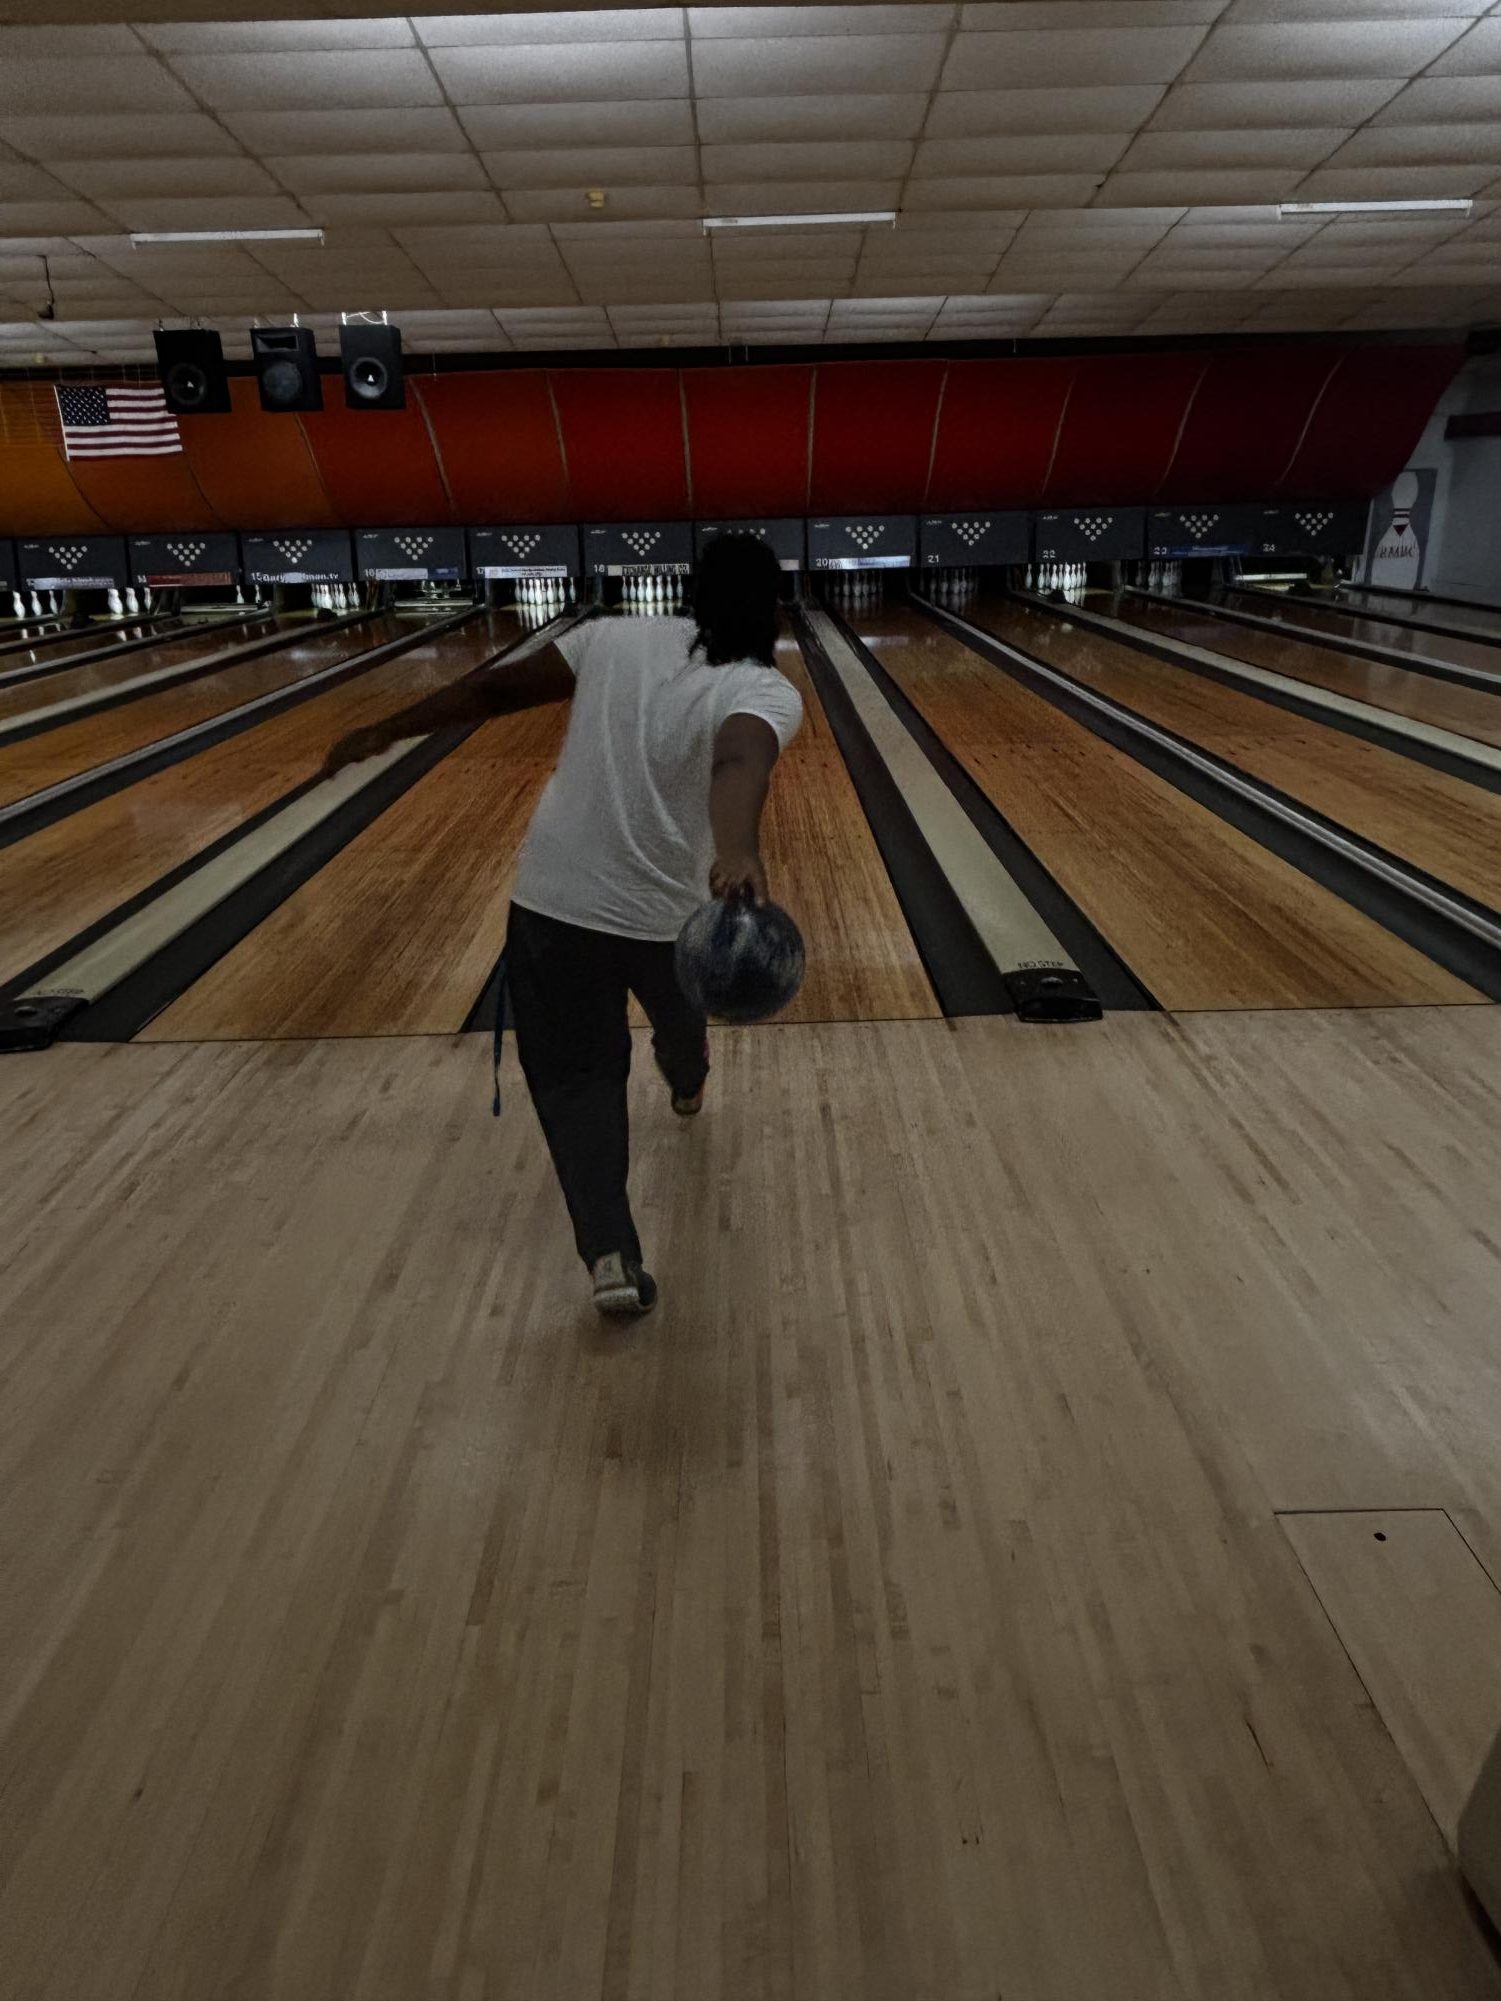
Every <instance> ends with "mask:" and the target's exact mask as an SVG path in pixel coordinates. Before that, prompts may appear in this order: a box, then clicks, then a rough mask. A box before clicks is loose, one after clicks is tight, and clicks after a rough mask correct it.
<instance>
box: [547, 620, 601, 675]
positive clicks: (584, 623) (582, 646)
mask: <svg viewBox="0 0 1501 2001" xmlns="http://www.w3.org/2000/svg"><path fill="white" fill-rule="evenodd" d="M602 624H603V620H601V619H597V618H585V619H581V620H580V621H579V623H578V624H577V625H571V626H570V627H569V628H568V630H567V631H566V632H564V633H560V634H559V636H558V637H557V638H556V639H555V640H554V641H553V645H554V646H556V647H557V649H558V651H559V653H561V654H562V656H563V658H564V659H565V660H566V661H567V662H568V664H569V666H570V667H571V668H572V669H573V672H574V675H575V678H576V677H577V676H578V674H579V672H580V670H581V669H582V668H584V667H586V666H587V665H588V664H589V662H590V659H591V656H592V655H593V653H594V648H595V645H596V643H597V641H598V639H599V634H600V627H601V625H602Z"/></svg>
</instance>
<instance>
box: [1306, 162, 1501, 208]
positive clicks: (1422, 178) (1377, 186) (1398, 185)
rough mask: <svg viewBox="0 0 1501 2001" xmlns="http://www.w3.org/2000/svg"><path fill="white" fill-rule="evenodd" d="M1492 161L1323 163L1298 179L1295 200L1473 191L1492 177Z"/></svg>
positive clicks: (1371, 198)
mask: <svg viewBox="0 0 1501 2001" xmlns="http://www.w3.org/2000/svg"><path fill="white" fill-rule="evenodd" d="M1495 172H1496V169H1495V166H1494V164H1482V165H1479V166H1468V167H1410V166H1404V167H1403V168H1402V170H1401V172H1400V173H1399V174H1396V175H1394V174H1393V171H1392V169H1391V168H1390V167H1323V168H1321V169H1320V170H1319V172H1318V173H1316V174H1310V175H1309V176H1308V177H1307V179H1306V180H1302V181H1300V182H1299V183H1298V190H1297V197H1296V198H1297V200H1299V201H1385V200H1388V199H1390V198H1392V197H1393V196H1395V197H1398V198H1403V199H1406V200H1408V201H1417V200H1421V199H1422V198H1423V197H1424V196H1430V197H1434V198H1437V199H1440V200H1442V199H1444V198H1445V197H1451V196H1458V195H1472V194H1475V193H1477V192H1478V191H1479V190H1480V189H1481V188H1482V187H1484V186H1485V184H1486V182H1487V181H1489V180H1493V179H1494V178H1495Z"/></svg>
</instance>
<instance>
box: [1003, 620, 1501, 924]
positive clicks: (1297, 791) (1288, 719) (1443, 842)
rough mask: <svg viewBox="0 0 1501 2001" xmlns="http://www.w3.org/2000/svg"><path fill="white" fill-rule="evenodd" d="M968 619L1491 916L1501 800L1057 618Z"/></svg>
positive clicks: (1498, 890) (1498, 902)
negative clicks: (1483, 906) (1482, 907)
mask: <svg viewBox="0 0 1501 2001" xmlns="http://www.w3.org/2000/svg"><path fill="white" fill-rule="evenodd" d="M972 616H973V619H974V622H975V624H976V625H979V626H982V627H984V628H985V629H986V630H987V631H990V632H993V633H994V634H995V635H996V637H997V638H1000V639H1010V640H1013V641H1014V642H1015V643H1016V645H1018V646H1022V647H1025V648H1026V649H1027V650H1028V651H1030V652H1032V653H1035V654H1036V655H1037V656H1038V657H1039V658H1040V659H1043V660H1046V661H1047V662H1048V664H1049V665H1050V666H1053V667H1057V668H1059V669H1060V670H1061V671H1062V672H1064V673H1066V674H1072V675H1073V676H1074V677H1075V678H1076V679H1077V680H1080V681H1083V682H1085V683H1087V685H1088V686H1089V687H1091V688H1094V689H1097V690H1098V691H1099V693H1101V694H1103V695H1109V696H1112V697H1113V698H1114V699H1115V700H1116V701H1118V702H1122V703H1124V704H1125V706H1126V707H1127V708H1130V709H1134V710H1135V711H1136V713H1137V714H1138V715H1142V716H1148V717H1150V718H1151V720H1152V721H1153V722H1157V723H1161V724H1163V725H1164V727H1166V728H1167V729H1170V730H1175V731H1176V732H1177V733H1178V735H1179V736H1183V737H1187V738H1188V739H1189V741H1190V742H1192V743H1196V744H1199V745H1201V746H1202V747H1203V748H1204V749H1205V750H1209V751H1213V752H1214V753H1215V755H1216V756H1218V757H1223V758H1225V759H1226V760H1227V761H1228V762H1229V763H1231V764H1234V765H1238V766H1239V767H1240V769H1241V770H1242V771H1249V772H1251V773H1252V774H1253V775H1254V776H1255V777H1257V778H1261V779H1265V780H1266V781H1267V783H1268V784H1271V785H1275V786H1277V787H1279V788H1280V790H1282V791H1283V792H1286V793H1289V794H1290V795H1291V796H1292V797H1293V798H1294V799H1298V800H1301V801H1302V803H1303V804H1304V805H1305V806H1311V807H1313V808H1314V810H1315V811H1316V812H1319V813H1323V814H1325V815H1327V817H1328V818H1329V819H1331V820H1336V821H1338V822H1339V824H1340V825H1341V826H1344V827H1348V828H1349V829H1350V830H1351V832H1352V833H1356V834H1362V835H1364V836H1365V838H1366V839H1367V840H1368V841H1374V842H1375V843H1376V844H1377V845H1378V846H1379V847H1383V848H1386V849H1387V850H1388V851H1389V852H1390V853H1392V854H1394V855H1399V856H1401V857H1402V859H1403V860H1405V861H1408V862H1412V863H1413V864H1414V865H1415V866H1416V867H1418V868H1420V869H1425V870H1426V871H1427V872H1428V873H1429V874H1430V875H1434V876H1437V877H1438V879H1439V881H1440V882H1445V883H1448V884H1449V885H1450V887H1451V888H1454V889H1459V890H1463V891H1464V892H1465V893H1466V894H1467V895H1469V896H1473V897H1476V898H1478V899H1479V901H1480V902H1482V903H1485V904H1489V905H1491V906H1492V907H1501V797H1498V796H1497V794H1495V793H1494V792H1484V791H1482V790H1481V789H1480V788H1479V787H1478V786H1475V785H1470V784H1467V783H1466V782H1465V780H1464V779H1462V778H1450V777H1449V776H1448V775H1447V774H1446V773H1444V772H1442V771H1430V770H1429V769H1428V767H1427V766H1426V765H1422V764H1418V763H1416V762H1415V761H1414V759H1412V758H1410V757H1403V756H1402V755H1401V753H1400V752H1398V751H1394V750H1383V749H1382V748H1381V747H1380V745H1378V744H1372V743H1363V742H1362V741H1361V740H1360V739H1359V738H1358V737H1352V736H1347V735H1346V734H1345V733H1344V732H1343V731H1341V730H1337V729H1333V728H1331V727H1330V726H1329V725H1328V724H1325V723H1316V722H1310V721H1307V720H1305V718H1304V717H1302V716H1296V715H1291V714H1289V712H1288V711H1287V710H1286V709H1279V708H1276V707H1274V706H1273V704H1272V703H1270V702H1263V701H1259V700H1258V699H1257V697H1256V696H1254V695H1243V694H1241V693H1240V692H1239V691H1238V690H1237V689H1234V688H1226V687H1222V686H1221V685H1220V684H1219V682H1217V681H1211V680H1210V679H1209V678H1208V677H1207V676H1206V675H1203V674H1196V673H1194V672H1193V671H1192V669H1191V668H1187V667H1173V666H1169V665H1168V664H1167V663H1165V662H1164V661H1161V660H1154V659H1153V658H1151V656H1150V655H1148V654H1145V653H1138V652H1136V651H1135V649H1134V648H1132V647H1131V646H1129V645H1127V644H1126V643H1125V642H1124V641H1122V640H1117V639H1107V638H1104V637H1103V636H1101V635H1100V634H1097V633H1091V632H1086V631H1084V630H1083V629H1082V628H1080V627H1079V626H1076V625H1074V624H1073V623H1071V621H1070V620H1069V619H1068V617H1067V615H1066V614H1064V615H1061V616H1059V615H1055V614H1053V613H1052V612H1044V611H1036V610H1034V609H1033V608H1032V607H1031V606H1029V605H1023V604H1018V603H1017V602H1016V601H1015V600H1014V599H1007V598H996V597H992V598H988V599H987V598H982V599H981V600H980V602H979V604H978V605H977V607H976V608H975V610H974V612H973V614H972Z"/></svg>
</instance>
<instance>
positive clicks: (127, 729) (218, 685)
mask: <svg viewBox="0 0 1501 2001" xmlns="http://www.w3.org/2000/svg"><path fill="white" fill-rule="evenodd" d="M410 630H411V627H410V626H409V625H406V624H403V623H401V622H399V621H398V620H397V619H396V618H395V617H394V616H392V615H390V614H387V615H384V616H377V617H373V618H369V619H363V620H361V622H360V623H359V624H358V625H352V626H350V627H349V628H348V629H347V630H345V631H341V632H324V633H320V632H319V631H318V629H317V628H316V627H315V626H314V627H309V628H307V629H306V631H305V635H304V636H299V635H297V634H293V635H292V636H291V637H289V639H288V641H287V644H286V645H285V646H283V647H278V649H277V650H276V651H275V652H274V653H263V654H261V655H260V656H259V657H258V658H257V659H254V660H243V661H240V662H239V663H238V664H232V665H230V666H228V667H225V668H224V669H222V670H221V671H220V672H219V673H216V674H205V675H203V676H202V677H201V679H198V680H195V681H184V682H180V683H179V684H178V685H177V686H175V687H170V688H163V689H162V690H161V691H160V692H159V693H158V694H155V695H142V696H141V698H140V699H139V700H138V701H131V702H123V703H122V704H121V705H120V707H119V708H116V709H106V710H105V711H104V712H103V713H102V714H100V715H93V716H81V717H80V718H79V720H78V721H77V722H75V723H60V724H59V725H58V726H57V727H56V728H55V729H48V730H44V731H42V732H41V733H40V734H39V735H37V736H33V737H27V738H26V739H25V741H24V742H22V743H13V744H0V805H8V804H9V803H10V802H11V801H12V800H15V799H24V798H26V797H28V796H29V795H30V794H31V793H33V792H40V791H41V790H42V789H43V788H44V787H46V786H48V785H55V784H56V783H57V782H58V780H59V779H63V778H72V777H74V776H76V774H77V773H79V772H80V771H91V770H92V769H93V768H94V766H95V765H96V764H106V763H108V762H109V760H110V759H111V758H115V757H124V756H126V755H127V754H128V753H129V752H131V751H134V750H140V749H142V748H143V747H144V746H145V745H146V744H150V743H156V742H158V741H159V740H160V739H161V738H162V737H164V736H171V735H172V734H173V732H174V731H176V730H181V729H187V728H189V727H190V726H191V725H192V724H194V723H201V722H205V721H207V720H208V719H209V718H210V717H211V716H217V715H221V714H222V713H223V712H224V710H226V709H232V708H234V707H236V706H237V704H239V703H240V702H248V701H251V700H253V699H254V697H255V696H257V695H267V694H270V693H272V692H273V690H275V689H278V688H289V687H292V686H293V685H294V684H295V683H296V682H298V681H301V680H304V679H306V677H307V676H308V675H309V674H316V673H318V672H319V671H320V669H322V668H324V667H331V666H333V665H334V663H335V662H336V661H338V660H343V659H348V658H349V657H350V656H351V655H353V654H355V653H362V652H364V651H365V650H366V648H367V647H371V646H378V645H379V644H380V643H381V642H382V641H383V640H387V639H394V638H396V637H397V635H398V634H399V633H402V632H409V631H410Z"/></svg>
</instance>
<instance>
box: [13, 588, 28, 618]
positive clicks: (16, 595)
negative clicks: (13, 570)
mask: <svg viewBox="0 0 1501 2001" xmlns="http://www.w3.org/2000/svg"><path fill="white" fill-rule="evenodd" d="M10 608H11V611H12V613H13V615H14V616H15V617H16V618H24V617H25V616H26V606H25V604H24V602H23V601H22V598H21V593H20V592H19V591H12V592H11V594H10Z"/></svg>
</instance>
